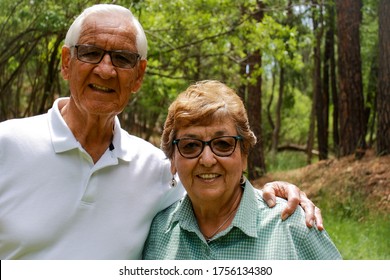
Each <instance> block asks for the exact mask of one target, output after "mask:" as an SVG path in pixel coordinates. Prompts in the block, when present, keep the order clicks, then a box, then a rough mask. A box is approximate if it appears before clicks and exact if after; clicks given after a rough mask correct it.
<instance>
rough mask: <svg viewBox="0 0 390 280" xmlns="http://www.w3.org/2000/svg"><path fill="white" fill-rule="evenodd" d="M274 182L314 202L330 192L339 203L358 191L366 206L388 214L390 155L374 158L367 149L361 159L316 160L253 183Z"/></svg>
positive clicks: (257, 184) (389, 210)
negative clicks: (293, 187)
mask: <svg viewBox="0 0 390 280" xmlns="http://www.w3.org/2000/svg"><path fill="white" fill-rule="evenodd" d="M273 180H282V181H288V182H291V183H294V184H295V185H297V186H299V187H300V188H301V189H302V190H303V191H305V193H306V194H307V195H308V196H309V197H310V198H311V199H312V200H313V201H314V202H315V201H316V200H317V199H321V197H320V196H321V194H324V192H328V193H329V192H331V195H332V197H334V196H335V195H336V196H340V197H339V198H337V197H335V199H339V200H340V201H342V199H346V197H347V196H348V195H351V194H356V193H357V192H359V193H360V194H362V196H363V197H364V203H365V207H367V208H369V209H370V210H373V211H379V212H383V213H384V214H385V215H388V214H390V155H388V156H382V157H376V156H375V153H374V152H373V151H371V150H368V151H366V153H365V155H364V157H363V158H362V159H360V160H356V159H355V157H354V156H353V155H352V156H348V157H344V158H341V159H329V160H324V161H319V162H317V163H314V164H311V165H309V166H306V167H303V168H299V169H296V170H290V171H285V172H277V173H268V174H267V175H266V176H264V177H262V178H260V179H257V180H255V181H254V182H253V184H254V186H255V187H260V188H261V186H263V185H264V184H265V183H266V182H269V181H273ZM341 197H343V198H341Z"/></svg>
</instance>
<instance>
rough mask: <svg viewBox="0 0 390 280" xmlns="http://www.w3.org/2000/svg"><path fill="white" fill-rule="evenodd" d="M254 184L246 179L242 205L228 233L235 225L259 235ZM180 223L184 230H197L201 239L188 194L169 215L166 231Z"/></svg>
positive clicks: (254, 235)
mask: <svg viewBox="0 0 390 280" xmlns="http://www.w3.org/2000/svg"><path fill="white" fill-rule="evenodd" d="M256 199H257V198H256V195H255V191H254V189H253V186H252V185H251V183H249V181H248V180H247V181H246V185H245V187H244V192H243V195H242V198H241V201H240V206H239V207H238V211H237V213H236V215H235V217H234V220H233V222H232V223H231V225H230V226H229V227H228V228H227V229H226V230H225V231H224V232H226V233H225V234H227V232H228V231H230V230H231V229H232V228H233V227H237V228H239V229H240V230H241V231H242V232H243V233H245V234H246V235H248V236H250V237H257V216H258V206H257V202H256ZM176 223H179V224H180V227H181V228H183V229H184V230H187V231H190V232H195V233H196V234H197V235H198V236H199V237H200V238H201V239H202V237H201V236H202V234H201V233H200V230H199V227H198V223H197V221H196V217H195V214H194V212H193V210H192V203H191V200H190V199H189V197H188V195H185V197H184V198H183V199H182V200H181V201H180V202H178V204H177V206H176V209H175V210H174V211H173V213H172V215H170V217H169V221H168V223H167V225H168V226H167V228H166V232H168V231H170V230H171V229H172V228H173V226H174V225H175V224H176Z"/></svg>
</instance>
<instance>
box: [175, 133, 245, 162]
mask: <svg viewBox="0 0 390 280" xmlns="http://www.w3.org/2000/svg"><path fill="white" fill-rule="evenodd" d="M239 139H241V138H239V137H238V136H223V137H217V138H214V139H211V140H210V141H202V140H199V139H193V138H181V139H176V140H175V141H174V144H176V145H177V148H178V150H179V153H180V154H181V155H182V156H183V157H185V158H196V157H198V156H199V155H200V154H201V153H202V152H203V149H204V146H205V145H209V146H210V149H211V151H212V152H213V153H214V154H216V155H217V156H220V157H227V156H230V155H231V154H232V153H233V152H234V150H235V148H236V144H237V140H239Z"/></svg>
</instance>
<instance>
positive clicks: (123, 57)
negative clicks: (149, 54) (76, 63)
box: [74, 45, 141, 69]
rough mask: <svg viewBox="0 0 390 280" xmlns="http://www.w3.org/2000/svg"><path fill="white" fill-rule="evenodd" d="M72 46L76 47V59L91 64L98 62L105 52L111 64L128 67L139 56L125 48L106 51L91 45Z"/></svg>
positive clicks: (135, 61) (134, 63)
mask: <svg viewBox="0 0 390 280" xmlns="http://www.w3.org/2000/svg"><path fill="white" fill-rule="evenodd" d="M74 47H75V48H76V52H77V59H78V60H80V61H82V62H87V63H92V64H99V63H100V61H102V59H103V57H104V56H105V55H106V53H108V54H109V55H110V58H111V62H112V65H114V66H116V67H120V68H126V69H130V68H133V67H134V66H135V65H136V64H137V62H138V60H139V59H140V58H141V56H140V55H139V54H138V53H133V52H129V51H125V50H111V51H107V50H104V49H102V48H99V47H96V46H93V45H76V46H74Z"/></svg>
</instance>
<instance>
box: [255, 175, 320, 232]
mask: <svg viewBox="0 0 390 280" xmlns="http://www.w3.org/2000/svg"><path fill="white" fill-rule="evenodd" d="M275 196H278V197H281V198H285V199H287V206H286V208H285V209H284V210H283V212H282V220H285V219H287V218H288V217H289V216H290V215H291V214H292V213H294V211H295V209H296V208H297V206H298V205H299V204H300V205H301V206H302V208H303V210H304V211H305V214H306V225H307V226H308V227H310V228H311V227H312V226H313V225H317V228H318V229H319V230H323V229H324V225H323V222H322V216H321V210H320V209H319V208H318V207H316V206H315V205H314V203H313V202H312V201H311V200H310V199H308V198H307V196H306V194H305V193H304V192H303V191H301V190H300V189H299V188H298V187H297V186H295V185H293V184H290V183H288V182H283V181H274V182H270V183H267V184H265V185H264V187H263V198H264V200H265V201H266V202H267V204H268V206H269V207H274V206H275V204H276V202H275V201H276V198H275Z"/></svg>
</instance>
